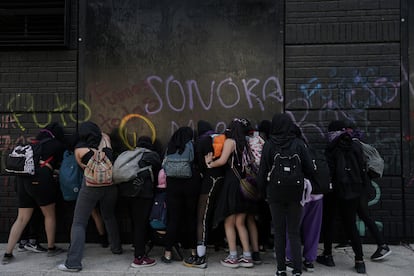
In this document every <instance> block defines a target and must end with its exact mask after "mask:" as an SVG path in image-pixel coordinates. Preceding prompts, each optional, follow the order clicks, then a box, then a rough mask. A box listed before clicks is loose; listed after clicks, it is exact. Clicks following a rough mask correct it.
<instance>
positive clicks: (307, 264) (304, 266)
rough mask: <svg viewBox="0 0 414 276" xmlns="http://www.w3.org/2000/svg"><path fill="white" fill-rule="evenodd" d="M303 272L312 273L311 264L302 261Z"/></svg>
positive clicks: (312, 267) (313, 268)
mask: <svg viewBox="0 0 414 276" xmlns="http://www.w3.org/2000/svg"><path fill="white" fill-rule="evenodd" d="M303 270H305V271H307V272H313V271H314V270H315V267H314V266H313V263H312V262H307V261H303Z"/></svg>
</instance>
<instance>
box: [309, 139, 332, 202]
mask: <svg viewBox="0 0 414 276" xmlns="http://www.w3.org/2000/svg"><path fill="white" fill-rule="evenodd" d="M309 155H310V156H311V158H312V165H313V169H314V171H313V175H312V177H311V178H310V179H309V180H310V182H311V184H312V194H326V193H329V192H332V189H333V188H332V183H331V175H330V171H329V165H328V161H327V160H326V157H325V154H324V153H323V152H321V151H319V150H317V149H315V148H311V147H309Z"/></svg>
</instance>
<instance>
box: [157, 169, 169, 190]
mask: <svg viewBox="0 0 414 276" xmlns="http://www.w3.org/2000/svg"><path fill="white" fill-rule="evenodd" d="M157 188H159V189H165V188H167V175H166V174H165V171H164V169H161V170H160V172H159V173H158V185H157Z"/></svg>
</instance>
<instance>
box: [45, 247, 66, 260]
mask: <svg viewBox="0 0 414 276" xmlns="http://www.w3.org/2000/svg"><path fill="white" fill-rule="evenodd" d="M63 252H66V250H65V249H63V248H60V247H56V246H54V247H52V248H48V249H47V256H48V257H53V256H56V255H58V254H60V253H63Z"/></svg>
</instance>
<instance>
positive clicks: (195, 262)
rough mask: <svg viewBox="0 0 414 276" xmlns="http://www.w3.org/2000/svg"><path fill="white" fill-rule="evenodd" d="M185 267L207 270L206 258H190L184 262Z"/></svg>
mask: <svg viewBox="0 0 414 276" xmlns="http://www.w3.org/2000/svg"><path fill="white" fill-rule="evenodd" d="M184 265H185V266H188V267H195V268H202V269H204V268H207V262H206V256H202V257H199V256H190V257H189V258H187V259H185V260H184Z"/></svg>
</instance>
